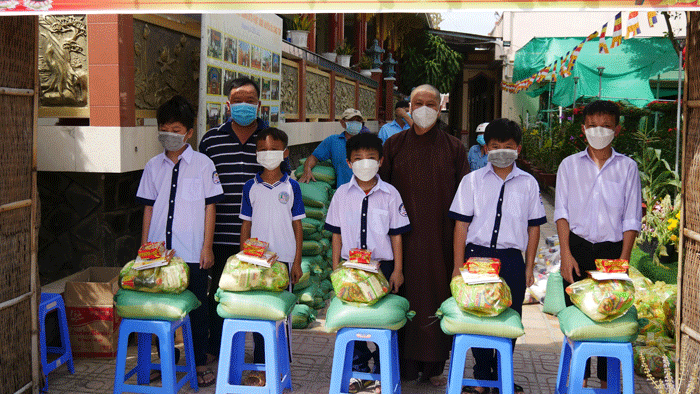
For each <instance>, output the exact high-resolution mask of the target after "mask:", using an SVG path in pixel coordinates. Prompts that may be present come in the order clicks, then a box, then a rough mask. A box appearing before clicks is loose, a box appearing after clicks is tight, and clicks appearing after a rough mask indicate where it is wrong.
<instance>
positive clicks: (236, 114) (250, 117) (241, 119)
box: [231, 103, 258, 126]
mask: <svg viewBox="0 0 700 394" xmlns="http://www.w3.org/2000/svg"><path fill="white" fill-rule="evenodd" d="M257 117H258V106H257V105H255V104H248V103H238V104H231V119H232V120H233V121H234V122H236V123H238V124H239V125H241V126H248V125H249V124H251V123H253V122H254V121H255V119H256V118H257Z"/></svg>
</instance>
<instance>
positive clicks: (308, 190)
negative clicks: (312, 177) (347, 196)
mask: <svg viewBox="0 0 700 394" xmlns="http://www.w3.org/2000/svg"><path fill="white" fill-rule="evenodd" d="M299 188H300V189H301V198H302V200H303V201H304V206H306V207H314V208H326V207H327V206H328V204H329V203H330V200H329V199H328V190H329V189H330V185H328V184H327V183H325V182H313V181H312V182H309V183H302V182H299Z"/></svg>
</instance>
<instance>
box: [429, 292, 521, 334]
mask: <svg viewBox="0 0 700 394" xmlns="http://www.w3.org/2000/svg"><path fill="white" fill-rule="evenodd" d="M435 315H436V316H437V317H439V318H440V328H442V331H443V332H444V333H445V334H447V335H454V334H473V335H488V336H494V337H501V338H518V337H520V336H523V335H525V329H524V328H523V323H522V322H521V320H520V315H519V314H518V312H516V311H514V310H512V309H510V308H507V309H506V310H505V311H504V312H503V313H501V314H499V315H498V316H486V317H481V316H474V315H473V314H471V313H467V312H464V311H463V310H462V309H460V308H459V306H457V301H455V299H454V297H450V298H448V299H447V300H445V301H444V302H443V303H442V305H440V309H438V311H437V312H436V313H435Z"/></svg>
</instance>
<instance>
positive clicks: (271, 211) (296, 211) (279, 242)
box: [240, 173, 306, 264]
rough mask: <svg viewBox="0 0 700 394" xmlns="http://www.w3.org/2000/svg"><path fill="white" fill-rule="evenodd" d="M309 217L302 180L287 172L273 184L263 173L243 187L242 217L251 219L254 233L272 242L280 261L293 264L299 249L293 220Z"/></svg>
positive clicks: (271, 245)
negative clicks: (302, 194)
mask: <svg viewBox="0 0 700 394" xmlns="http://www.w3.org/2000/svg"><path fill="white" fill-rule="evenodd" d="M305 217H306V212H305V211H304V202H303V201H302V197H301V188H300V187H299V183H297V181H295V180H294V179H290V178H289V175H287V174H285V173H283V174H282V178H280V180H279V181H277V182H275V183H274V184H273V185H270V184H269V183H267V182H265V181H263V179H262V177H261V176H260V174H257V175H256V176H255V178H253V179H251V180H249V181H248V182H246V184H245V185H244V186H243V201H242V203H241V215H240V218H241V220H248V221H250V222H251V229H250V236H251V238H257V239H259V240H261V241H265V242H268V243H269V246H268V249H269V250H271V251H273V252H275V253H277V258H278V260H279V261H283V262H285V263H290V264H291V263H293V262H294V257H295V255H296V250H297V242H296V238H295V237H294V229H293V227H292V221H294V220H301V219H303V218H305Z"/></svg>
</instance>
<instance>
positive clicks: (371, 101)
mask: <svg viewBox="0 0 700 394" xmlns="http://www.w3.org/2000/svg"><path fill="white" fill-rule="evenodd" d="M359 101H360V102H359V104H358V107H359V108H358V109H359V110H360V112H362V115H363V116H364V117H365V119H376V118H377V113H376V112H377V106H376V105H375V101H376V96H375V91H374V90H372V89H367V88H364V87H360V95H359Z"/></svg>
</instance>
